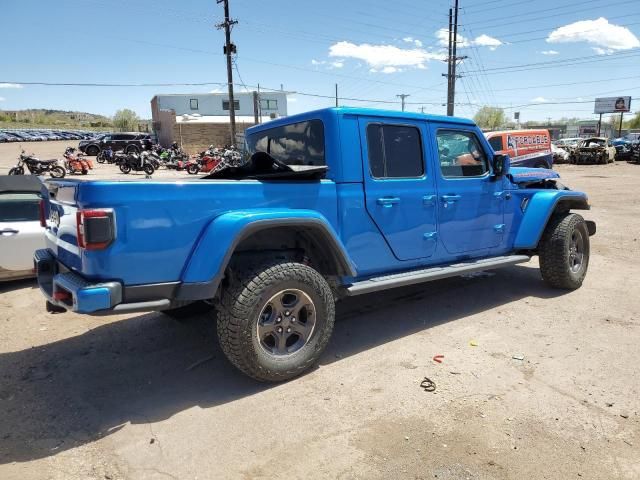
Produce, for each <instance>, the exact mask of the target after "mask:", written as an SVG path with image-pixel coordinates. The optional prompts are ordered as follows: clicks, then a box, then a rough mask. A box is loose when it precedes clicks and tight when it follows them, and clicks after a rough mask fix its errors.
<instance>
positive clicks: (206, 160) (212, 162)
mask: <svg viewBox="0 0 640 480" xmlns="http://www.w3.org/2000/svg"><path fill="white" fill-rule="evenodd" d="M220 162H222V158H221V157H220V156H218V155H206V154H205V155H203V156H202V157H201V158H195V159H192V160H189V163H187V173H189V174H190V175H196V174H197V173H209V172H212V171H213V170H215V169H216V168H217V167H218V165H220Z"/></svg>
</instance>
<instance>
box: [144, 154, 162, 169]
mask: <svg viewBox="0 0 640 480" xmlns="http://www.w3.org/2000/svg"><path fill="white" fill-rule="evenodd" d="M140 155H141V156H142V158H143V159H144V161H145V162H147V163H149V164H151V165H153V168H154V169H155V170H158V169H159V168H160V156H159V155H158V154H157V153H156V152H155V151H154V150H145V151H144V152H142V153H141V154H140Z"/></svg>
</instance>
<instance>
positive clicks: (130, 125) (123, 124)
mask: <svg viewBox="0 0 640 480" xmlns="http://www.w3.org/2000/svg"><path fill="white" fill-rule="evenodd" d="M138 120H139V118H138V115H136V112H134V111H133V110H129V109H128V108H125V109H122V110H118V111H117V112H116V114H115V115H114V116H113V125H114V126H115V127H116V128H118V129H119V130H120V131H121V132H131V131H135V130H138Z"/></svg>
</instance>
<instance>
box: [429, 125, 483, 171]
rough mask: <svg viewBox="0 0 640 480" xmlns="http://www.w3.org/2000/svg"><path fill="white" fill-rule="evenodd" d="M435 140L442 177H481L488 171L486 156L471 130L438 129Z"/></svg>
mask: <svg viewBox="0 0 640 480" xmlns="http://www.w3.org/2000/svg"><path fill="white" fill-rule="evenodd" d="M436 140H437V142H438V156H439V157H440V170H441V172H442V176H443V177H445V178H451V177H482V176H484V175H486V174H487V173H488V172H489V163H488V161H487V156H486V154H485V152H484V150H483V149H482V145H481V144H480V142H479V141H478V138H477V137H476V136H475V134H474V133H473V132H465V131H461V130H438V133H437V134H436Z"/></svg>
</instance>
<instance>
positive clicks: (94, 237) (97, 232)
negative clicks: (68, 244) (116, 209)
mask: <svg viewBox="0 0 640 480" xmlns="http://www.w3.org/2000/svg"><path fill="white" fill-rule="evenodd" d="M114 219H115V217H114V214H113V210H111V209H99V210H78V212H77V213H76V222H77V228H78V246H79V247H80V248H84V249H85V250H102V249H105V248H107V247H108V246H109V245H110V244H111V243H112V242H113V240H114V239H115V237H116V226H115V221H114Z"/></svg>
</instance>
